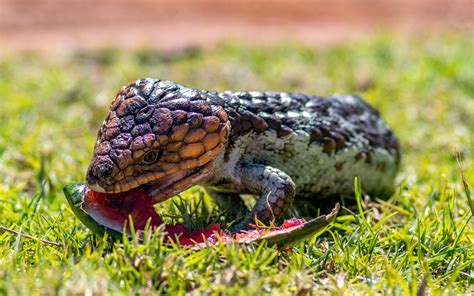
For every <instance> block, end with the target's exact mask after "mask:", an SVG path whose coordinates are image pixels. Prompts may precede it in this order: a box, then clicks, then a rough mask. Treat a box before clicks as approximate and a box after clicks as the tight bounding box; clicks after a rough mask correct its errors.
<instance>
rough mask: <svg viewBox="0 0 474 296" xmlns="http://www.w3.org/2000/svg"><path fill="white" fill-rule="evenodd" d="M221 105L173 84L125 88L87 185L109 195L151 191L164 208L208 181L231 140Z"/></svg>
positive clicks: (100, 138)
mask: <svg viewBox="0 0 474 296" xmlns="http://www.w3.org/2000/svg"><path fill="white" fill-rule="evenodd" d="M219 102H220V100H219V98H217V97H215V96H213V94H212V93H207V92H205V91H197V90H193V89H189V88H186V87H184V86H182V85H179V84H175V83H173V82H170V81H160V80H157V79H142V80H137V81H135V82H132V83H130V84H128V85H126V86H124V87H123V88H122V89H121V90H120V91H119V92H118V94H117V96H116V97H115V99H114V100H113V102H112V104H111V106H110V110H109V114H108V116H107V118H106V120H105V121H104V123H103V125H102V126H101V128H100V129H99V132H98V135H97V142H96V144H95V147H94V155H93V158H92V161H91V163H90V166H89V169H88V171H87V175H86V182H87V185H88V186H89V187H90V188H91V189H92V190H94V191H97V192H103V193H123V192H127V191H131V190H138V188H140V190H143V189H145V190H147V192H148V193H149V195H150V196H151V197H152V198H153V201H154V202H160V201H163V200H165V199H166V198H169V197H171V196H173V195H175V194H176V193H178V192H181V191H183V190H185V189H187V188H189V187H191V186H192V185H195V184H197V183H199V182H200V181H202V180H204V179H205V178H206V177H207V176H208V175H209V172H210V170H211V167H212V163H213V160H214V159H215V158H216V157H217V156H218V155H219V153H220V152H221V150H222V148H223V147H224V145H225V143H226V142H227V138H228V135H229V129H230V123H229V121H228V117H227V114H226V112H225V111H224V109H223V108H222V104H219Z"/></svg>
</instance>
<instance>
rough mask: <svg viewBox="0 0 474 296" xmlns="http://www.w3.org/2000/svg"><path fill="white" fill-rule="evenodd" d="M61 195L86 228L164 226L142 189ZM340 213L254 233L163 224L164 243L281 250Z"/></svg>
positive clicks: (116, 232) (75, 187)
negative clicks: (263, 244) (260, 245)
mask: <svg viewBox="0 0 474 296" xmlns="http://www.w3.org/2000/svg"><path fill="white" fill-rule="evenodd" d="M64 194H65V195H66V199H67V200H68V202H69V205H70V206H71V208H72V210H73V212H74V214H75V215H76V216H77V217H78V218H79V220H80V221H81V222H82V223H84V225H86V226H87V227H88V228H89V229H91V230H92V231H94V232H96V233H98V234H104V233H105V232H107V233H108V234H110V235H112V236H113V237H116V238H121V237H122V233H123V231H124V230H125V231H126V232H127V234H130V232H131V231H130V227H129V224H130V223H129V221H130V220H129V219H130V218H131V220H132V222H133V227H134V229H135V230H136V231H138V232H139V231H143V230H144V229H145V227H146V225H147V223H148V221H149V223H150V226H151V227H159V226H161V225H163V224H164V222H163V219H161V217H160V216H159V215H158V214H157V213H156V211H155V209H154V207H153V202H152V199H151V198H150V197H149V195H148V193H147V192H146V191H145V190H141V189H136V190H131V191H127V192H123V193H116V194H109V193H99V192H95V191H93V190H91V189H90V188H88V187H87V186H86V185H84V184H81V183H75V184H69V185H66V186H65V187H64ZM338 212H339V204H336V206H335V208H334V209H333V210H332V211H331V213H329V214H328V215H325V216H320V217H318V218H315V219H312V220H310V221H305V220H304V219H297V218H292V219H289V220H285V221H284V222H283V224H282V225H281V226H278V227H257V226H256V227H255V228H254V229H253V230H248V231H241V232H239V233H236V234H231V233H228V232H226V231H224V230H222V229H221V228H220V225H219V224H214V225H211V226H210V227H208V228H205V229H196V230H193V231H189V230H188V229H187V228H186V227H185V226H184V225H183V224H180V223H179V224H174V225H171V224H165V225H164V226H163V229H164V231H165V233H166V235H165V242H167V243H171V242H174V243H179V244H180V245H182V246H189V247H205V246H207V245H208V244H220V243H242V244H250V243H258V242H262V241H266V242H267V243H268V244H269V245H277V246H278V247H279V248H281V249H284V248H287V247H290V246H291V245H294V244H296V243H297V242H299V241H302V240H304V239H307V238H309V237H311V236H313V235H314V234H316V233H318V232H320V231H321V230H323V229H324V228H325V227H326V226H327V225H329V224H330V223H331V221H333V220H334V218H335V217H336V215H337V213H338Z"/></svg>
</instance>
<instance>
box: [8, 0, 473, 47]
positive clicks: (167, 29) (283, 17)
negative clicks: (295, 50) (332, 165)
mask: <svg viewBox="0 0 474 296" xmlns="http://www.w3.org/2000/svg"><path fill="white" fill-rule="evenodd" d="M473 24H474V2H473V1H472V0H431V1H429V0H418V1H416V0H398V1H393V0H378V1H377V0H332V1H324V0H274V1H271V0H260V1H258V0H241V1H238V0H227V1H224V0H196V1H193V0H183V1H176V0H175V1H171V0H155V1H153V0H102V1H94V0H68V1H65V0H36V1H35V0H0V51H7V52H8V51H16V50H31V49H40V50H44V51H51V52H54V51H57V50H61V49H68V48H81V49H88V48H97V47H116V46H117V47H123V48H134V47H139V46H147V47H153V48H160V49H174V48H182V47H189V46H210V45H213V44H215V43H216V42H219V41H222V40H243V41H246V42H250V43H256V44H262V43H271V42H275V41H278V40H300V41H304V42H306V43H309V44H312V45H320V44H328V43H334V42H342V41H346V40H353V39H355V38H359V37H363V36H367V35H369V34H371V33H373V32H377V31H380V30H391V31H395V32H399V33H419V32H440V31H452V30H459V29H461V30H469V31H470V32H471V33H472V32H473V31H472V28H473Z"/></svg>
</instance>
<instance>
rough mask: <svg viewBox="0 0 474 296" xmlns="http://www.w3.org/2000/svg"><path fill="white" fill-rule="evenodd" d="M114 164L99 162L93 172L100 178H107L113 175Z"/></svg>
mask: <svg viewBox="0 0 474 296" xmlns="http://www.w3.org/2000/svg"><path fill="white" fill-rule="evenodd" d="M112 169H113V168H112V166H111V165H110V164H108V163H101V164H98V165H97V166H96V167H95V168H94V170H93V171H92V174H93V175H94V176H95V177H96V178H97V179H99V180H103V179H107V178H109V177H110V176H111V175H112Z"/></svg>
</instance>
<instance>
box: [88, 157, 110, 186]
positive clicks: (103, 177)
mask: <svg viewBox="0 0 474 296" xmlns="http://www.w3.org/2000/svg"><path fill="white" fill-rule="evenodd" d="M113 175H114V164H113V162H112V161H111V160H110V159H107V158H106V159H95V161H93V162H92V164H91V165H90V167H89V169H88V170H87V174H86V183H87V186H89V187H90V188H92V189H93V190H94V191H98V192H106V189H104V188H106V187H107V186H105V185H106V184H113Z"/></svg>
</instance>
